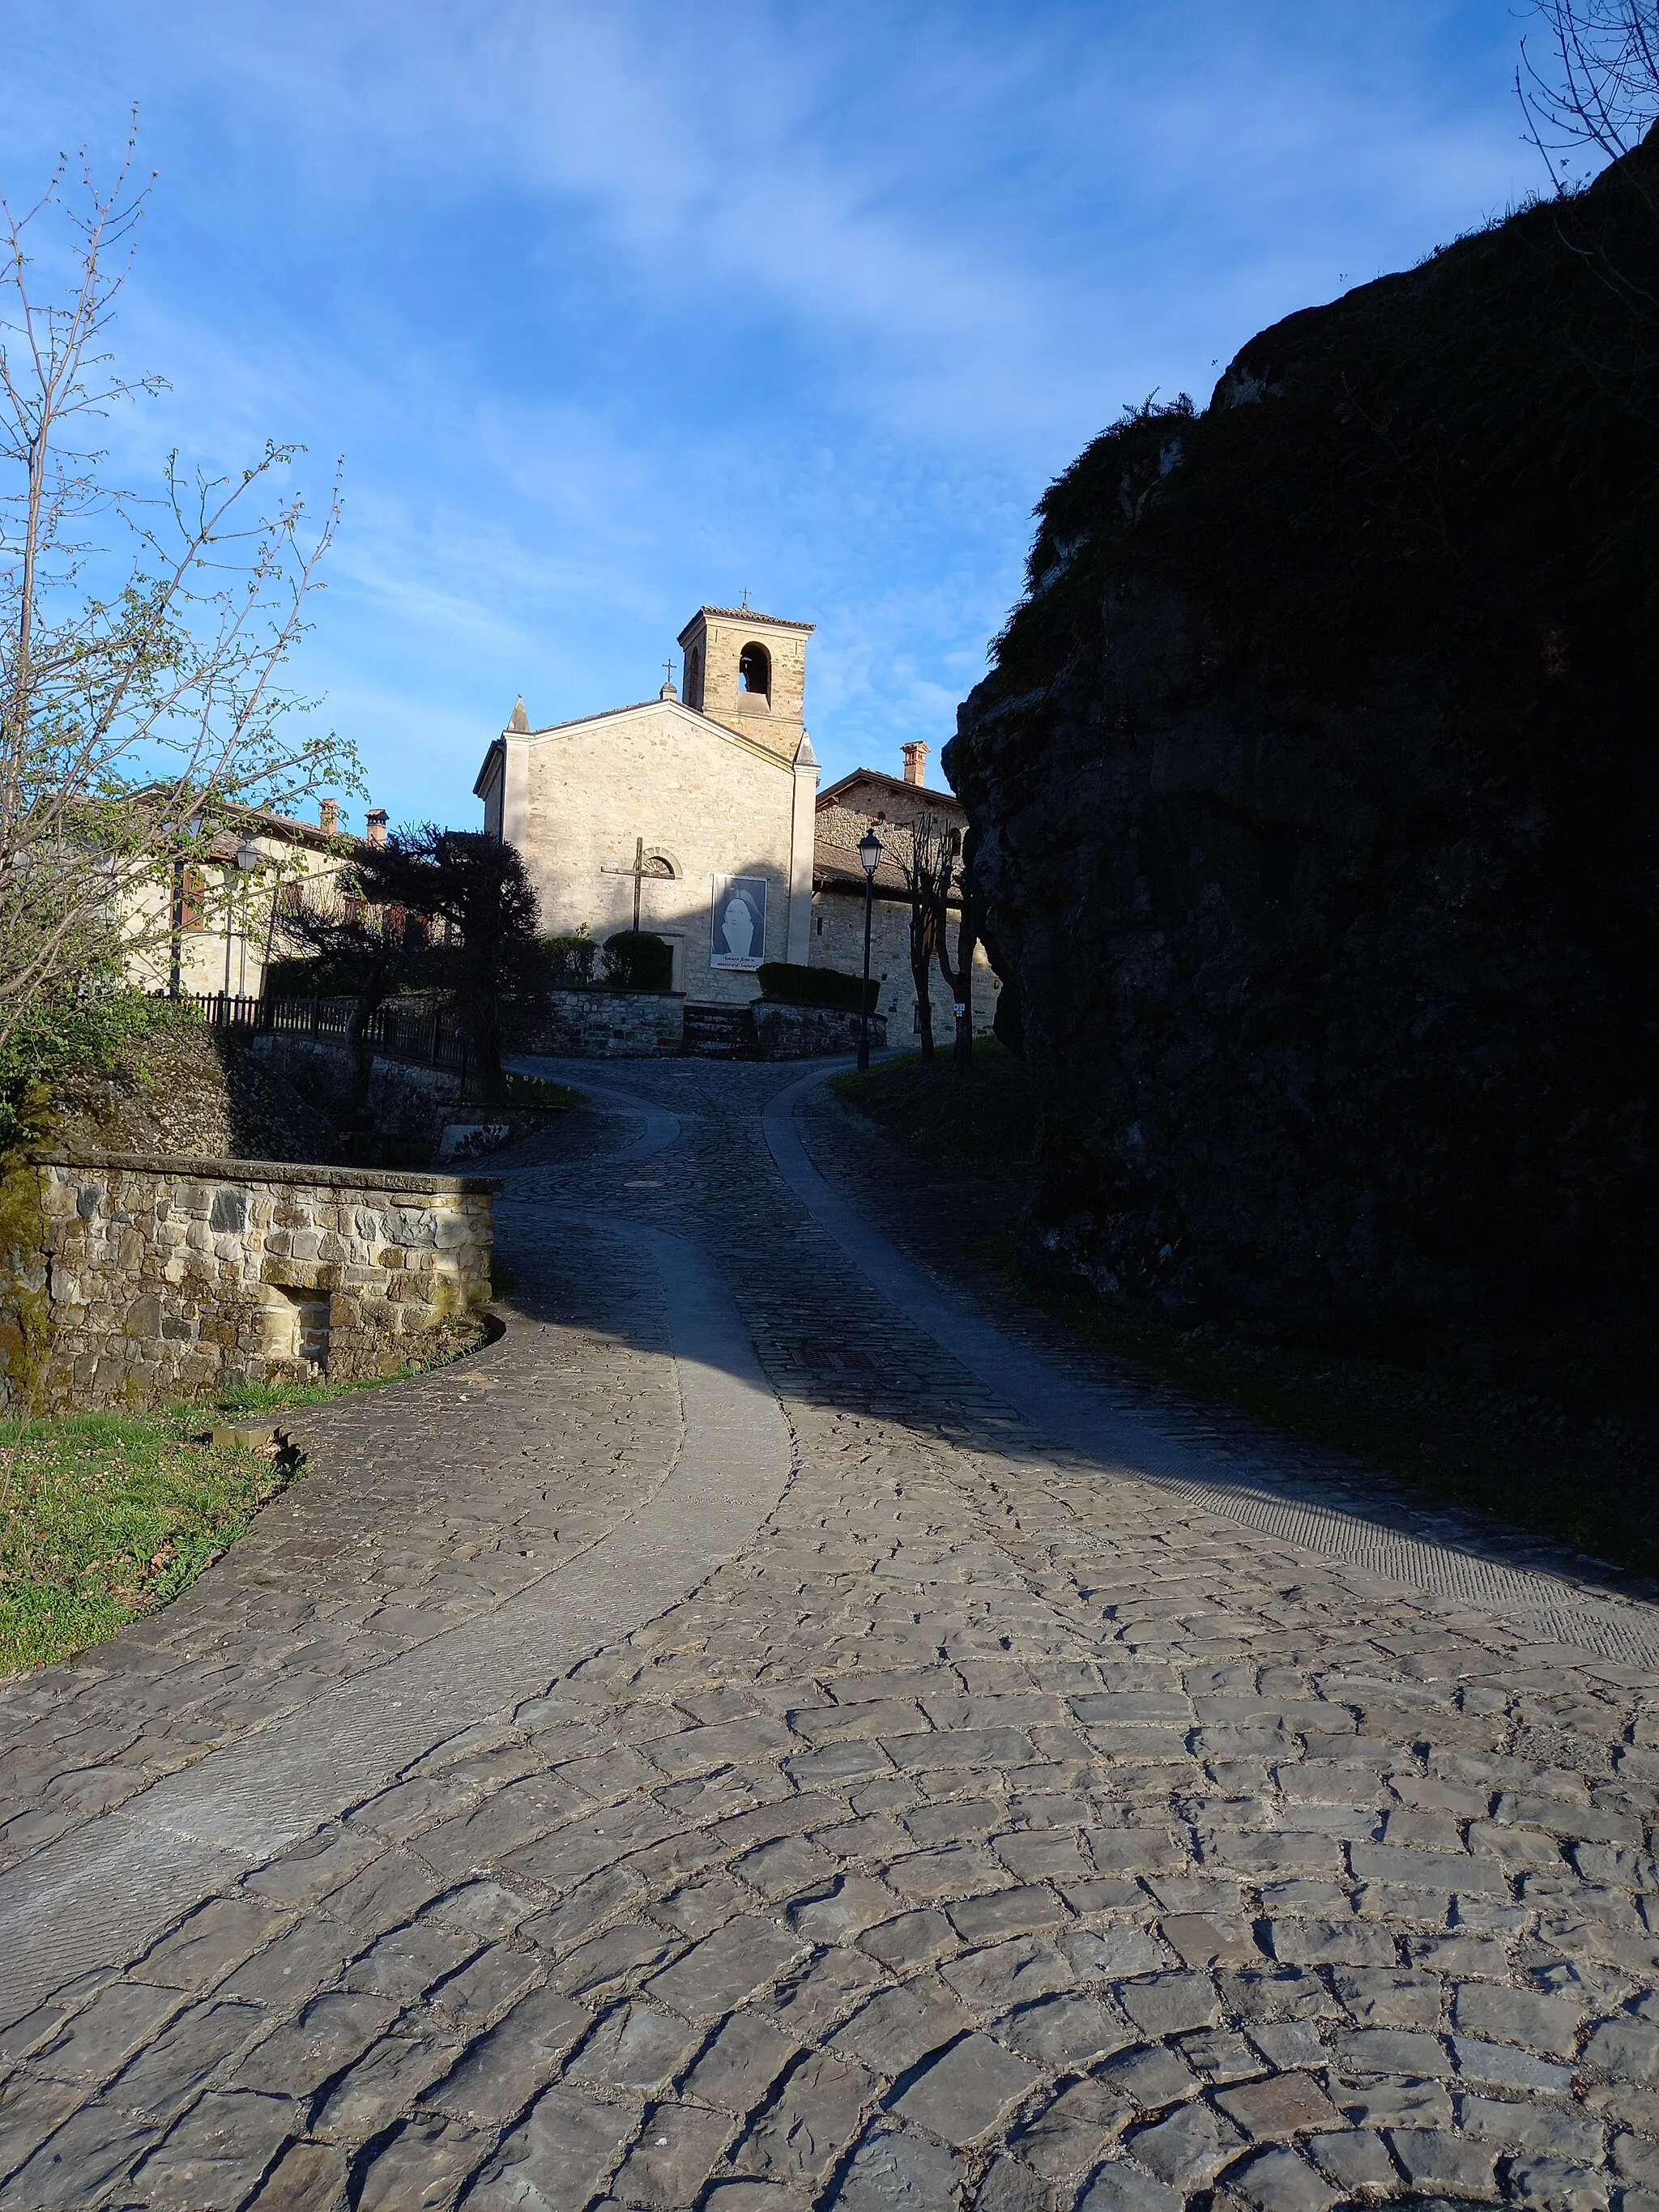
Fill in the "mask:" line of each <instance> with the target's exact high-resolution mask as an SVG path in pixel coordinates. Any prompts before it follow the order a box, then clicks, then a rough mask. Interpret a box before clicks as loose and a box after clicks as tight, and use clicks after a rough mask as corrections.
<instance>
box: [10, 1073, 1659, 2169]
mask: <svg viewBox="0 0 1659 2212" xmlns="http://www.w3.org/2000/svg"><path fill="white" fill-rule="evenodd" d="M550 1072H559V1073H564V1074H565V1075H566V1076H567V1077H568V1078H569V1079H574V1080H577V1081H579V1082H580V1084H581V1085H582V1087H584V1088H585V1089H586V1090H588V1091H590V1093H591V1094H592V1096H593V1097H594V1098H595V1100H596V1104H595V1107H594V1108H592V1109H589V1110H587V1111H586V1112H585V1113H584V1114H583V1115H580V1116H576V1117H573V1120H572V1121H571V1122H570V1123H568V1124H567V1125H566V1127H565V1128H564V1129H562V1131H560V1132H558V1133H556V1134H555V1135H554V1136H553V1137H552V1138H550V1139H548V1140H546V1141H545V1144H544V1152H543V1156H542V1157H540V1158H537V1157H536V1156H535V1153H534V1149H533V1147H526V1148H521V1151H520V1155H519V1156H518V1157H517V1158H516V1160H515V1162H514V1164H513V1165H512V1166H511V1167H510V1169H509V1170H508V1174H507V1181H508V1188H507V1193H506V1194H505V1195H504V1198H503V1200H502V1202H501V1212H500V1217H499V1218H500V1233H501V1247H502V1251H503V1255H504V1257H505V1258H506V1259H507V1262H508V1264H509V1265H510V1266H511V1267H513V1270H514V1273H515V1274H516V1276H517V1278H518V1288H517V1291H516V1292H515V1310H514V1313H513V1320H512V1325H511V1327H510V1328H509V1330H508V1333H507V1335H506V1337H504V1338H503V1339H502V1340H501V1341H500V1342H499V1343H497V1344H495V1345H494V1346H490V1347H489V1349H488V1350H487V1351H485V1352H482V1353H480V1354H478V1355H477V1356H476V1357H475V1358H472V1359H470V1360H467V1361H465V1362H462V1363H460V1364H458V1365H457V1366H455V1367H453V1368H451V1369H449V1370H443V1371H441V1372H440V1373H438V1374H435V1375H433V1376H427V1377H424V1378H422V1379H421V1380H419V1381H418V1382H416V1383H410V1384H405V1385H399V1386H397V1387H395V1388H394V1389H389V1390H386V1391H385V1392H379V1393H371V1394H367V1395H362V1396H360V1397H356V1398H351V1399H346V1400H343V1401H339V1402H337V1404H335V1405H332V1406H330V1407H325V1408H321V1409H318V1410H317V1411H315V1412H314V1413H310V1414H307V1416H306V1417H305V1419H304V1420H303V1423H302V1424H296V1426H301V1427H302V1429H303V1434H304V1440H305V1442H306V1443H307V1449H308V1450H309V1453H310V1455H311V1472H310V1474H309V1475H308V1477H307V1480H305V1481H303V1482H301V1483H300V1484H298V1485H296V1486H295V1487H294V1488H293V1489H292V1490H291V1491H290V1492H289V1493H288V1495H287V1496H286V1497H285V1498H283V1500H281V1501H280V1502H279V1503H278V1504H276V1505H275V1506H274V1507H272V1508H271V1509H270V1510H268V1511H267V1513H266V1514H265V1515H264V1516H263V1517H262V1519H261V1521H260V1522H259V1523H258V1525H257V1527H256V1528H255V1529H254V1530H253V1532H252V1534H250V1535H249V1536H248V1537H247V1538H246V1540H245V1541H243V1542H242V1543H241V1544H240V1545H238V1546H237V1547H235V1548H234V1551H233V1552H232V1553H230V1554H229V1555H228V1557H227V1558H226V1559H224V1560H223V1561H222V1562H221V1563H220V1564H219V1565H218V1566H217V1567H216V1569H215V1570H214V1571H212V1572H211V1573H210V1575H209V1576H207V1577H204V1580H203V1581H202V1582H201V1583H199V1584H197V1587H196V1589H193V1590H192V1591H191V1592H189V1593H187V1594H186V1595H185V1597H184V1598H182V1599H181V1600H180V1601H179V1602H178V1603H177V1604H175V1605H174V1606H173V1607H170V1608H169V1609H168V1610H167V1612H166V1613H163V1614H161V1615H159V1616H157V1617H156V1618H155V1620H151V1621H149V1622H145V1623H143V1624H139V1625H137V1626H135V1627H134V1628H132V1629H131V1630H129V1631H127V1632H125V1633H124V1634H123V1635H122V1636H121V1637H119V1638H117V1639H116V1640H115V1641H114V1642H113V1643H112V1644H109V1645H107V1646H105V1647H102V1648H101V1649H100V1650H97V1651H95V1652H93V1653H91V1654H88V1655H87V1656H86V1658H85V1659H84V1660H83V1662H82V1663H80V1664H79V1665H77V1666H76V1667H74V1668H58V1669H53V1670H51V1671H49V1672H48V1673H46V1674H40V1675H37V1676H33V1677H30V1678H27V1679H26V1680H21V1681H19V1682H17V1683H15V1684H12V1685H10V1686H7V1687H5V1688H4V1689H0V1772H3V1786H0V1813H3V1816H4V1825H3V1826H0V1939H3V1940H0V2069H9V2070H4V2071H3V2078H0V2212H3V2208H10V2207H13V2206H16V2207H25V2206H28V2207H35V2206H47V2205H61V2206H76V2207H79V2206H95V2205H102V2206H122V2207H135V2208H136V2207H140V2206H143V2207H153V2208H157V2212H160V2208H162V2207H167V2208H184V2207H191V2208H195V2207H221V2206H222V2207H226V2208H232V2207H240V2206H242V2205H245V2204H257V2205H258V2206H260V2207H262V2208H265V2212H273V2208H277V2207H283V2208H289V2207H294V2208H312V2207H315V2208H318V2212H325V2208H330V2207H335V2206H343V2205H351V2206H363V2207H376V2208H380V2207H384V2208H394V2212H395V2208H401V2207H403V2206H405V2205H407V2206H429V2207H433V2208H443V2207H447V2206H449V2205H452V2204H455V2203H465V2204H466V2205H467V2206H469V2207H473V2208H489V2212H495V2209H496V2208H501V2207H507V2206H513V2207H520V2208H525V2212H536V2209H537V2208H556V2209H557V2212H563V2208H567V2207H568V2208H570V2212H579V2208H588V2207H598V2206H601V2205H602V2206H605V2207H611V2206H617V2207H621V2206H630V2207H633V2206H637V2207H657V2208H688V2209H689V2208H693V2207H696V2208H699V2209H700V2212H701V2208H703V2207H708V2208H714V2212H796V2208H802V2212H804V2208H806V2207H808V2206H820V2205H823V2206H827V2205H830V2204H834V2205H839V2206H842V2207H846V2208H848V2212H862V2208H875V2207H888V2206H899V2205H908V2206H912V2207H916V2208H936V2207H938V2208H942V2207H945V2206H955V2205H962V2206H968V2205H972V2206H975V2207H978V2208H981V2212H1024V2209H1025V2208H1030V2212H1039V2208H1060V2207H1066V2208H1070V2207H1073V2206H1074V2205H1086V2206H1088V2207H1091V2208H1093V2212H1102V2208H1114V2212H1116V2208H1132V2212H1180V2208H1181V2207H1182V2203H1183V2202H1186V2201H1190V2200H1193V2199H1197V2200H1199V2203H1198V2206H1197V2207H1195V2212H1204V2208H1207V2207H1208V2206H1209V2205H1210V2203H1211V2202H1212V2192H1213V2203H1214V2205H1215V2206H1216V2207H1217V2208H1218V2212H1228V2208H1230V2207H1239V2208H1253V2212H1327V2208H1328V2207H1331V2206H1333V2205H1335V2204H1337V2203H1340V2202H1346V2201H1348V2200H1352V2199H1356V2198H1358V2199H1360V2200H1367V2201H1369V2200H1373V2199H1376V2198H1377V2197H1388V2196H1395V2197H1407V2196H1409V2197H1415V2198H1417V2199H1419V2200H1420V2199H1422V2198H1425V2197H1463V2198H1470V2197H1473V2198H1476V2199H1487V2200H1492V2199H1497V2198H1503V2199H1504V2200H1506V2201H1509V2202H1512V2203H1517V2204H1524V2205H1528V2206H1532V2205H1536V2206H1539V2207H1550V2208H1556V2207H1559V2208H1560V2212H1579V2208H1581V2207H1583V2208H1586V2212H1607V2208H1613V2212H1659V1871H1656V1868H1655V1863H1654V1861H1653V1859H1652V1858H1651V1857H1650V1856H1649V1853H1650V1847H1651V1844H1652V1835H1651V1823H1652V1820H1653V1807H1654V1795H1655V1788H1654V1785H1655V1781H1656V1778H1659V1682H1656V1669H1659V1617H1656V1615H1655V1613H1654V1612H1653V1611H1652V1610H1651V1609H1650V1608H1649V1607H1644V1606H1639V1605H1632V1604H1630V1603H1620V1602H1619V1601H1616V1599H1613V1598H1610V1597H1609V1596H1608V1595H1607V1593H1606V1592H1604V1591H1600V1590H1597V1589H1594V1588H1592V1587H1588V1586H1586V1585H1585V1584H1584V1583H1583V1582H1582V1581H1581V1580H1580V1579H1579V1578H1578V1577H1577V1576H1576V1575H1575V1574H1574V1572H1573V1571H1571V1569H1570V1568H1568V1567H1566V1566H1565V1565H1562V1564H1561V1563H1559V1562H1552V1561H1550V1560H1547V1559H1540V1558H1538V1557H1535V1556H1532V1555H1529V1554H1528V1553H1527V1552H1526V1550H1525V1548H1524V1547H1517V1546H1516V1545H1515V1544H1513V1543H1505V1542H1504V1541H1503V1540H1502V1538H1501V1536H1500V1535H1499V1534H1498V1533H1497V1532H1485V1531H1481V1530H1480V1529H1479V1528H1472V1527H1469V1526H1462V1527H1458V1526H1455V1525H1450V1524H1445V1523H1443V1522H1437V1521H1435V1520H1434V1518H1433V1517H1432V1516H1424V1515H1422V1514H1420V1513H1416V1512H1413V1510H1411V1509H1410V1507H1409V1505H1407V1504H1402V1503H1401V1501H1399V1500H1397V1499H1391V1498H1388V1497H1386V1496H1384V1495H1383V1494H1381V1493H1376V1494H1369V1495H1368V1494H1367V1493H1366V1492H1365V1490H1364V1486H1363V1485H1362V1484H1359V1483H1358V1482H1357V1481H1356V1480H1355V1479H1354V1477H1353V1475H1352V1471H1351V1470H1344V1469H1341V1468H1335V1467H1333V1466H1331V1465H1328V1464H1326V1463H1322V1462H1317V1461H1316V1458H1315V1457H1314V1455H1309V1454H1305V1453H1297V1452H1296V1451H1294V1450H1291V1449H1280V1448H1279V1447H1276V1446H1275V1445H1273V1443H1271V1442H1270V1441H1268V1440H1264V1439H1261V1438H1254V1437H1250V1436H1249V1435H1248V1434H1246V1433H1244V1432H1243V1431H1238V1430H1237V1429H1231V1428H1229V1427H1228V1426H1226V1425H1225V1424H1218V1423H1216V1422H1212V1421H1208V1420H1206V1419H1203V1418H1201V1417H1199V1416H1195V1415H1193V1414H1191V1413H1187V1412H1185V1411H1183V1410H1182V1409H1179V1408H1171V1407H1170V1406H1168V1405H1166V1404H1163V1403H1160V1402H1154V1401H1151V1400H1149V1399H1148V1398H1146V1396H1145V1395H1141V1394H1139V1393H1137V1392H1136V1391H1134V1390H1133V1389H1131V1388H1129V1387H1128V1386H1127V1385H1126V1384H1125V1383H1123V1381H1122V1379H1121V1377H1116V1376H1110V1375H1105V1374H1092V1373H1085V1372H1083V1371H1080V1370H1079V1364H1078V1362H1077V1360H1076V1358H1075V1357H1073V1356H1070V1355H1068V1354H1067V1352H1066V1349H1065V1347H1063V1346H1057V1345H1056V1344H1054V1343H1053V1342H1052V1341H1047V1340H1044V1339H1043V1337H1042V1334H1041V1331H1040V1330H1039V1329H1037V1328H1035V1327H1034V1326H1028V1325H1027V1324H1026V1323H1025V1322H1023V1321H1022V1320H1021V1319H1020V1318H1019V1317H1018V1316H1010V1315H1001V1316H997V1315H992V1314H989V1313H987V1311H986V1310H984V1308H983V1305H982V1304H976V1303H975V1300H974V1299H972V1298H971V1297H969V1296H967V1295H966V1294H965V1293H964V1291H963V1288H962V1286H961V1285H957V1284H954V1283H953V1282H951V1280H949V1279H946V1278H945V1276H944V1275H942V1274H941V1273H940V1272H939V1269H938V1268H936V1267H933V1266H932V1265H930V1264H929V1263H928V1261H927V1257H926V1255H925V1254H924V1253H922V1252H921V1251H920V1250H919V1249H912V1248H911V1247H910V1246H909V1245H908V1243H907V1231H906V1230H905V1221H906V1218H907V1217H906V1216H905V1214H904V1211H903V1209H902V1207H899V1206H896V1205H895V1206H892V1207H891V1208H890V1209H889V1208H887V1207H885V1206H884V1204H883V1200H882V1196H881V1184H880V1180H879V1174H878V1167H877V1165H876V1164H874V1162H873V1158H872V1155H871V1154H870V1153H869V1152H868V1149H867V1148H866V1147H862V1146H860V1140H859V1139H856V1138H855V1137H854V1136H853V1135H852V1134H851V1133H849V1132H848V1129H847V1128H846V1127H845V1126H844V1124H842V1123H841V1121H840V1119H839V1117H838V1116H837V1115H836V1114H835V1113H834V1110H833V1109H831V1108H829V1105H828V1103H827V1102H826V1101H825V1099H824V1097H823V1093H822V1091H821V1089H819V1088H817V1074H816V1073H809V1074H808V1075H807V1076H806V1077H805V1078H804V1079H799V1078H797V1077H796V1076H795V1074H794V1073H793V1071H785V1070H778V1069H773V1068H757V1067H744V1066H722V1065H719V1064H711V1063H696V1062H691V1063H672V1064H668V1065H664V1066H654V1065H651V1066H641V1065H632V1064H627V1063H619V1064H617V1066H614V1067H612V1068H607V1069H604V1070H596V1069H594V1068H593V1067H592V1065H591V1064H587V1065H585V1066H583V1067H582V1068H581V1069H580V1070H571V1069H562V1070H557V1071H553V1070H552V1069H551V1067H550Z"/></svg>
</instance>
